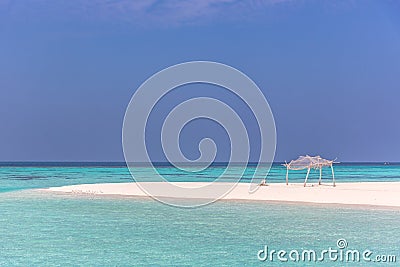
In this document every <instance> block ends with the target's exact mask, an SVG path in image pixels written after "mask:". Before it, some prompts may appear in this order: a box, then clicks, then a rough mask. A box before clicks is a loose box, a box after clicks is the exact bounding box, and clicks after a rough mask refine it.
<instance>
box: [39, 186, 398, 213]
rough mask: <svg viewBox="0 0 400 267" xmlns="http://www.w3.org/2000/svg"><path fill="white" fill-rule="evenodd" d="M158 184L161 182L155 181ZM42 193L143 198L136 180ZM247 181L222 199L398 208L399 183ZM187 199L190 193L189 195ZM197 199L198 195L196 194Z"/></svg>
mask: <svg viewBox="0 0 400 267" xmlns="http://www.w3.org/2000/svg"><path fill="white" fill-rule="evenodd" d="M158 184H160V183H158ZM175 184H178V185H179V186H181V187H201V186H203V185H206V183H197V182H190V183H189V182H182V183H175ZM40 190H41V191H44V192H61V193H68V194H94V195H99V196H101V195H105V196H106V195H119V196H138V197H146V196H147V195H146V193H144V192H143V191H142V190H141V189H140V188H139V187H138V185H137V184H136V183H108V184H81V185H72V186H62V187H52V188H47V189H40ZM248 190H249V184H245V183H239V184H237V186H236V187H235V188H234V189H233V190H232V191H231V192H229V193H228V194H227V195H225V196H224V197H223V198H221V199H224V200H257V201H274V202H275V201H279V202H299V203H320V204H345V205H367V206H369V205H371V206H386V207H398V208H400V182H359V183H337V185H336V187H333V186H331V185H328V184H326V185H324V184H323V185H317V184H309V185H307V187H303V184H302V183H291V184H289V185H286V184H283V183H272V184H268V186H260V188H259V189H258V190H257V191H256V192H254V193H252V194H250V193H249V191H248ZM157 196H158V197H171V198H173V197H175V196H174V194H173V193H169V192H163V193H160V194H159V195H157ZM188 198H190V196H189V197H188ZM196 198H198V197H196Z"/></svg>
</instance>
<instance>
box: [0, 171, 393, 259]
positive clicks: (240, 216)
mask: <svg viewBox="0 0 400 267" xmlns="http://www.w3.org/2000/svg"><path fill="white" fill-rule="evenodd" d="M159 168H160V172H161V173H163V174H165V176H166V177H168V179H169V180H171V181H209V180H210V179H213V178H212V175H210V176H207V173H202V174H201V175H200V174H199V175H193V176H191V177H186V176H182V175H176V171H175V170H173V169H172V168H171V167H168V166H161V167H159ZM221 168H222V166H215V167H212V168H211V170H208V171H209V172H210V173H209V174H213V173H218V172H220V171H221ZM139 173H142V174H143V175H147V174H148V173H149V172H148V170H146V168H144V167H143V168H142V169H141V170H140V172H139ZM250 174H251V167H250V170H249V171H248V173H247V176H246V175H245V177H244V179H243V180H242V182H249V179H250ZM329 174H330V173H329V171H326V173H325V172H324V180H323V181H324V182H325V183H330V182H331V176H330V175H329ZM318 175H319V173H317V172H311V174H310V178H309V181H310V182H315V181H317V179H318ZM304 176H305V173H303V172H293V173H291V175H290V178H291V181H292V182H294V181H299V182H301V181H303V179H304ZM335 176H336V180H337V182H354V181H392V182H393V181H400V165H396V164H394V165H383V164H339V165H337V166H336V167H335ZM150 178H151V177H149V179H150ZM228 180H229V179H228ZM284 180H285V168H283V167H281V166H280V165H274V166H273V167H272V169H271V172H270V175H269V177H268V181H269V182H284ZM128 181H132V178H131V176H130V174H129V172H128V170H127V168H126V167H124V165H123V164H119V163H62V164H60V163H19V164H17V163H2V164H1V167H0V212H1V216H0V236H1V242H0V266H275V265H276V266H281V265H282V266H287V265H289V266H315V265H316V264H318V265H320V266H344V265H351V266H352V265H359V266H365V265H367V264H368V265H369V264H371V262H368V261H367V260H368V259H369V260H371V261H378V260H379V261H380V262H379V263H377V262H375V264H374V265H376V266H381V265H383V263H382V261H383V259H384V260H385V261H396V262H392V263H389V264H390V265H391V266H398V262H399V261H400V224H399V221H400V211H399V210H391V209H376V208H360V207H339V206H329V207H326V206H323V205H305V204H282V203H262V202H251V201H237V202H234V201H218V202H216V203H214V204H211V205H207V206H205V207H201V208H195V209H183V208H175V207H170V206H167V205H164V204H161V203H159V202H157V201H154V200H152V199H147V198H121V197H111V196H110V197H98V196H92V195H85V196H77V195H74V196H72V195H68V194H58V193H42V192H38V191H32V190H29V189H33V188H44V187H51V186H62V185H71V184H81V183H109V182H117V183H118V182H128ZM339 197H340V196H339ZM338 241H340V242H342V243H340V242H338ZM339 243H340V244H346V246H343V247H342V246H341V245H340V246H339ZM266 249H267V250H268V251H267V252H268V253H267V254H268V257H267V258H265V259H264V258H263V257H264V256H265V250H266ZM329 249H331V250H337V259H336V260H334V259H331V258H329V256H328V253H325V254H323V253H322V252H323V251H324V250H329ZM272 250H275V251H276V252H275V254H274V253H273V254H272V255H273V257H272V258H270V257H269V254H270V253H271V251H272ZM356 250H357V251H359V253H360V257H361V259H360V261H359V262H358V261H356V262H354V261H350V263H349V262H348V261H346V252H347V251H356ZM278 251H284V252H286V254H285V256H283V258H282V259H286V260H287V261H282V260H281V259H279V258H278V255H277V252H278ZM293 251H294V252H293ZM304 251H307V253H306V254H305V259H304V260H302V258H301V257H302V256H301V254H302V253H303V252H304ZM310 251H314V252H315V253H316V261H317V263H316V262H315V261H314V260H313V257H311V260H308V258H307V255H308V253H309V252H310ZM365 251H370V252H371V254H370V255H369V256H368V257H367V258H366V259H363V258H362V257H363V253H365ZM290 252H291V253H292V254H291V257H292V258H290V257H289V253H290ZM295 252H298V253H299V255H300V256H299V258H296V253H295ZM281 253H283V252H281ZM340 253H342V259H341V257H340ZM333 254H334V255H333V258H334V256H335V255H336V254H335V253H333ZM350 254H351V253H350ZM350 254H349V255H350ZM367 254H368V253H367ZM311 255H312V253H311ZM321 255H324V257H321ZM330 256H332V255H330ZM319 258H321V259H323V260H319ZM293 259H295V260H297V261H294V260H293ZM385 264H386V263H385Z"/></svg>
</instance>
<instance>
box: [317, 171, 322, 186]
mask: <svg viewBox="0 0 400 267" xmlns="http://www.w3.org/2000/svg"><path fill="white" fill-rule="evenodd" d="M321 180H322V167H321V168H319V180H318V184H319V185H320V184H321Z"/></svg>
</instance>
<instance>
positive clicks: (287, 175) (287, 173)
mask: <svg viewBox="0 0 400 267" xmlns="http://www.w3.org/2000/svg"><path fill="white" fill-rule="evenodd" d="M288 184H289V167H286V185H288Z"/></svg>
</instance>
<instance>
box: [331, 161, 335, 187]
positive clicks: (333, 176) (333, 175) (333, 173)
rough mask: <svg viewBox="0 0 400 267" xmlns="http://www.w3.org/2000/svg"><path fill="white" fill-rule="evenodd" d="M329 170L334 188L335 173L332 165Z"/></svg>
mask: <svg viewBox="0 0 400 267" xmlns="http://www.w3.org/2000/svg"><path fill="white" fill-rule="evenodd" d="M331 170H332V179H333V186H336V184H335V172H334V171H333V166H332V164H331Z"/></svg>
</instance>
